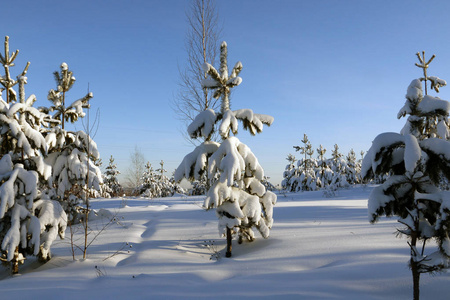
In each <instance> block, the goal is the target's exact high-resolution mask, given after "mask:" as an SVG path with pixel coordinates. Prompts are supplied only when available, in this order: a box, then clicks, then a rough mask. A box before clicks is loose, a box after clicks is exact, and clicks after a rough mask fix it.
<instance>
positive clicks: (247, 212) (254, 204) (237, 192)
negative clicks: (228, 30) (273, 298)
mask: <svg viewBox="0 0 450 300" xmlns="http://www.w3.org/2000/svg"><path fill="white" fill-rule="evenodd" d="M227 51H228V50H227V44H226V43H225V42H223V43H222V44H221V47H220V69H219V71H217V70H216V69H215V68H214V67H213V66H211V65H210V64H208V63H206V64H205V65H204V70H205V73H207V74H208V76H209V77H208V78H207V79H206V80H205V81H204V82H203V86H204V87H206V88H208V89H212V90H213V91H214V97H215V98H219V97H220V98H221V111H220V112H215V111H213V110H212V109H207V110H204V111H202V112H200V113H199V114H198V115H197V117H196V118H195V119H194V121H193V122H192V123H191V124H190V125H189V127H188V133H189V135H190V137H191V138H193V139H196V138H199V137H202V138H204V137H210V136H211V135H212V134H213V133H214V125H215V123H216V122H219V124H218V125H219V126H218V127H219V134H220V136H221V139H222V141H221V143H217V142H213V141H208V139H206V140H205V141H204V142H203V143H201V144H200V145H199V146H197V147H196V148H195V150H194V151H193V152H191V153H189V154H188V155H186V156H185V158H184V159H183V161H182V162H181V164H180V166H179V167H178V168H177V169H176V171H175V180H176V181H180V180H181V179H183V178H186V179H188V180H195V179H197V180H198V179H200V178H201V176H202V175H203V174H204V173H205V172H207V175H208V179H209V181H210V183H211V187H210V188H209V190H208V193H207V197H206V199H205V202H204V207H205V208H206V209H211V208H214V207H215V208H216V214H217V217H218V218H219V232H220V233H221V234H223V235H226V236H227V250H226V256H227V257H230V256H231V241H232V235H233V234H238V236H239V242H242V239H243V238H245V239H247V240H248V241H252V240H254V233H253V231H252V227H256V228H257V229H258V231H259V232H260V233H261V235H262V236H263V237H264V238H267V237H268V236H269V231H270V228H271V227H272V224H273V219H272V212H273V205H274V204H275V203H276V198H277V197H276V195H275V194H274V193H272V192H270V191H266V189H265V188H264V185H262V184H261V180H263V178H264V170H263V168H262V167H261V165H260V164H259V162H258V160H257V158H256V157H255V155H254V154H253V153H252V152H251V150H250V148H249V147H248V146H246V145H245V144H243V143H241V142H240V141H239V139H238V138H237V137H235V136H230V132H231V133H232V134H234V135H235V134H237V132H238V120H240V121H242V123H243V126H244V129H246V130H249V131H250V133H251V134H252V135H255V134H256V133H260V132H262V130H263V124H266V125H271V124H272V122H273V117H271V116H267V115H261V114H255V113H253V111H252V110H251V109H240V110H235V111H232V110H230V100H229V95H230V89H231V88H233V87H236V86H238V85H239V84H240V83H241V81H242V79H241V78H240V77H239V76H238V75H239V73H240V72H241V70H242V64H241V63H240V62H238V63H237V64H236V65H235V66H234V68H233V69H232V71H231V73H230V74H229V73H228V63H227V55H228V54H227Z"/></svg>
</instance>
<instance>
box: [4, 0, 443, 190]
mask: <svg viewBox="0 0 450 300" xmlns="http://www.w3.org/2000/svg"><path fill="white" fill-rule="evenodd" d="M189 4H190V2H189V1H181V0H166V1H149V0H141V1H117V0H109V1H92V0H90V1H85V0H81V1H61V0H59V1H55V0H49V1H31V0H25V1H8V2H6V3H3V5H2V26H1V29H0V35H1V36H3V37H4V36H5V35H8V36H10V44H11V50H15V49H20V53H19V56H18V58H17V59H16V66H17V67H16V68H13V69H12V74H13V75H14V76H15V75H17V74H18V73H20V72H21V71H22V69H23V67H24V66H25V64H26V62H27V61H30V62H31V66H30V69H29V72H28V84H27V86H26V92H27V95H30V94H35V95H36V96H37V98H38V102H37V106H44V105H45V106H48V105H49V104H50V102H49V101H48V100H47V92H48V90H49V89H51V88H55V83H54V80H53V75H52V72H53V71H55V70H58V69H59V65H60V64H61V63H62V62H66V63H67V64H68V65H69V68H70V69H71V70H72V71H73V72H74V75H75V77H76V78H77V82H76V83H75V86H74V88H73V89H72V91H71V92H70V93H69V94H68V98H69V100H76V99H78V98H80V97H82V96H83V95H84V94H85V93H86V92H87V89H88V85H89V89H90V91H92V92H93V93H94V98H93V100H92V102H91V104H92V110H91V119H92V118H93V116H94V115H95V113H96V111H97V110H99V112H100V115H101V116H100V125H99V128H98V131H97V133H96V135H95V137H94V140H95V141H96V142H97V144H98V146H99V151H100V154H101V156H102V158H103V164H104V166H106V165H107V162H108V158H109V156H110V155H113V156H114V158H115V159H116V162H117V164H118V168H119V170H120V171H121V172H122V173H125V172H126V169H127V167H128V163H129V156H130V153H131V152H133V151H134V148H135V147H136V146H137V147H138V148H140V149H141V151H142V152H143V153H144V155H145V158H146V160H148V161H150V163H152V165H154V166H159V161H160V160H164V161H165V162H166V165H165V168H166V169H167V170H169V171H170V172H172V171H173V170H174V169H175V168H176V167H177V166H178V164H179V163H180V162H181V160H182V159H183V157H184V155H185V154H187V153H189V152H190V151H192V149H193V147H192V145H191V144H189V143H188V142H186V141H185V140H184V138H183V136H182V133H181V131H182V130H185V129H184V128H183V124H182V123H181V122H180V121H179V120H177V118H176V114H175V113H174V112H173V110H172V109H171V104H170V103H171V101H172V100H173V98H174V97H175V96H176V94H177V90H178V82H179V73H178V68H179V67H181V68H183V66H184V64H185V62H186V53H185V51H184V42H185V36H186V18H185V12H186V10H187V9H188V8H189ZM217 7H218V9H219V17H220V22H221V23H223V27H224V29H223V39H224V40H225V41H227V43H228V51H229V57H228V62H229V64H230V65H231V66H233V65H234V64H235V63H236V62H237V61H241V62H242V64H243V66H244V68H243V71H242V73H241V77H242V79H243V82H242V84H241V85H240V86H239V87H237V88H236V89H235V91H234V93H233V95H232V99H231V108H232V109H240V108H251V109H253V111H255V112H256V113H263V114H270V115H272V116H273V117H274V118H275V122H274V124H273V125H272V126H271V127H269V128H265V130H264V131H263V132H262V133H261V134H260V135H257V136H255V137H253V136H250V134H248V133H246V132H244V131H243V130H242V128H240V132H239V134H238V137H239V138H240V139H241V141H243V142H245V143H246V144H247V145H248V146H249V147H250V148H251V149H252V151H253V152H254V153H255V154H256V156H257V157H258V158H259V160H260V163H261V164H262V166H263V167H264V168H265V170H266V175H268V176H269V177H271V179H272V181H273V182H274V183H279V182H280V181H281V177H282V173H283V170H284V167H285V165H286V160H285V158H286V156H287V154H288V153H294V152H295V151H294V149H293V148H292V146H294V145H299V144H300V140H301V139H302V137H303V133H306V134H308V136H309V138H310V140H311V142H312V144H313V146H314V148H317V147H318V146H319V145H320V144H322V145H323V146H324V147H325V148H326V149H328V152H327V153H326V156H327V157H329V156H330V153H331V150H332V148H333V145H334V144H335V143H337V144H338V145H339V147H340V149H341V151H342V153H344V154H347V153H348V151H349V150H350V148H353V149H354V150H355V151H356V153H359V152H360V151H361V150H364V151H366V150H368V148H369V147H370V145H371V141H372V140H373V139H374V138H375V136H376V135H377V134H379V133H382V132H386V131H395V132H398V131H400V129H401V128H402V126H403V124H404V120H397V119H396V115H397V112H398V110H399V109H400V108H401V107H402V106H403V104H404V95H405V93H406V88H407V87H408V85H409V83H410V82H411V80H412V79H414V78H418V77H420V76H421V75H422V73H421V70H420V69H419V68H417V67H415V66H414V63H415V62H417V58H416V56H415V53H416V52H418V51H422V50H425V51H426V55H427V57H430V56H431V55H432V54H436V55H437V57H436V59H435V60H434V61H433V63H432V64H431V65H430V68H429V75H434V76H438V77H440V78H443V79H448V80H450V74H449V73H450V68H449V66H450V44H449V42H448V38H449V37H450V18H449V12H450V2H448V1H426V2H424V1H415V0H413V1H351V0H349V1H321V0H319V1H273V0H272V1H267V0H259V1H237V0H227V1H217ZM216 67H217V66H216ZM2 75H3V73H2ZM449 91H450V90H448V88H446V87H444V88H442V89H441V93H440V97H441V98H443V99H448V98H449V97H448V93H449ZM82 128H83V126H82V124H81V122H79V123H78V124H77V129H82ZM299 156H300V155H297V157H299Z"/></svg>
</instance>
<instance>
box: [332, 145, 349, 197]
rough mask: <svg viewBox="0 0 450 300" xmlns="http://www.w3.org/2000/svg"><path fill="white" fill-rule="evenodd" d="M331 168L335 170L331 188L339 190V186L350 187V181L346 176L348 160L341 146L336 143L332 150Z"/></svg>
mask: <svg viewBox="0 0 450 300" xmlns="http://www.w3.org/2000/svg"><path fill="white" fill-rule="evenodd" d="M328 162H329V166H330V169H331V170H332V171H333V180H332V182H331V184H330V186H329V188H330V189H331V190H337V189H339V188H343V187H348V185H349V184H348V182H347V179H346V176H345V168H346V162H345V159H344V158H343V157H342V154H341V153H340V152H339V146H338V145H337V144H335V145H334V149H333V151H332V152H331V158H330V159H329V160H328Z"/></svg>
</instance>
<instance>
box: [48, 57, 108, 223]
mask: <svg viewBox="0 0 450 300" xmlns="http://www.w3.org/2000/svg"><path fill="white" fill-rule="evenodd" d="M60 69H61V70H60V72H57V71H56V72H54V77H55V81H56V85H57V89H56V90H53V89H51V90H50V91H49V93H48V100H50V101H51V102H52V104H53V105H52V106H51V107H50V110H47V111H46V112H49V111H55V113H54V115H53V118H54V119H55V120H58V121H59V122H60V124H55V123H50V124H49V125H50V126H48V128H47V132H46V133H45V140H46V141H47V144H48V147H49V148H48V152H49V155H48V156H47V157H46V159H45V162H46V163H47V164H49V165H51V166H53V173H52V181H53V186H52V190H51V191H50V192H49V194H50V195H51V196H52V197H53V198H55V199H58V200H60V201H61V203H62V205H63V207H64V209H65V210H66V212H67V213H68V214H69V221H72V220H73V218H74V217H75V216H76V215H77V211H78V210H79V207H80V205H82V204H83V203H84V202H85V200H86V199H87V197H86V193H88V194H89V195H99V194H98V193H101V186H102V184H103V179H102V174H101V171H100V168H99V167H98V166H97V165H96V164H95V163H94V162H95V161H96V160H97V159H99V158H100V154H99V152H98V150H97V144H96V143H95V142H94V141H93V140H92V138H91V137H90V136H89V134H87V133H86V132H84V131H82V130H79V131H69V130H66V129H65V124H66V122H71V123H75V122H76V121H77V120H78V119H79V118H83V117H84V116H85V115H86V113H85V112H84V110H83V109H89V108H90V104H89V100H90V99H91V98H92V97H93V94H92V93H91V92H88V93H87V94H86V95H85V96H84V97H82V98H80V99H78V100H76V101H74V102H72V103H71V104H70V105H68V106H66V94H67V92H68V91H69V90H70V89H71V88H72V86H73V84H74V83H75V77H74V76H73V72H72V71H70V70H69V67H68V65H67V64H66V63H62V64H61V66H60ZM85 204H87V203H85Z"/></svg>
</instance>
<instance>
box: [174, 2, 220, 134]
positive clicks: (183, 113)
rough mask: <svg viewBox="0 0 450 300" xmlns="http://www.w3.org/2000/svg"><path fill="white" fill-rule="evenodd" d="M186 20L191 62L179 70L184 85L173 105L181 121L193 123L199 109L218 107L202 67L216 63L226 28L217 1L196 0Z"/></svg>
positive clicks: (215, 108)
mask: <svg viewBox="0 0 450 300" xmlns="http://www.w3.org/2000/svg"><path fill="white" fill-rule="evenodd" d="M186 19H187V23H188V32H187V36H186V42H185V48H186V52H187V63H186V67H185V69H181V68H180V69H179V73H180V82H179V87H180V88H179V92H178V94H177V96H176V97H175V99H174V100H173V103H172V107H173V109H174V111H175V112H176V113H177V115H178V117H179V119H180V120H182V121H183V122H184V123H190V122H191V121H192V120H193V119H194V117H195V116H196V115H197V114H198V113H199V112H201V111H204V110H206V109H207V108H211V109H213V110H217V109H218V105H219V101H218V99H215V98H213V97H212V92H210V91H208V90H207V89H206V88H203V86H202V82H203V80H204V79H206V76H207V75H206V73H205V71H204V70H203V67H202V66H203V64H204V63H206V62H209V63H212V64H214V63H215V61H216V57H217V56H218V50H217V49H219V42H220V36H221V31H222V29H221V27H220V26H219V24H218V14H217V11H216V7H215V4H214V1H213V0H193V1H192V4H191V6H190V10H189V11H188V12H186ZM187 139H188V140H189V138H187Z"/></svg>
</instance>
